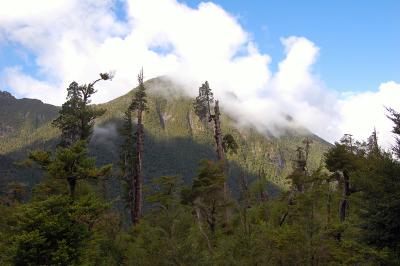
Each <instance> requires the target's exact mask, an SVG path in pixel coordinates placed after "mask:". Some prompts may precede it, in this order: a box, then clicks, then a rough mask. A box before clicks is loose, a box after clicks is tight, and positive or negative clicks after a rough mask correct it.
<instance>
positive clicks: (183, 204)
mask: <svg viewBox="0 0 400 266" xmlns="http://www.w3.org/2000/svg"><path fill="white" fill-rule="evenodd" d="M110 80H112V75H111V74H107V73H103V74H100V78H99V79H97V80H95V81H93V82H92V83H89V84H85V85H79V84H78V83H76V82H72V83H71V84H70V86H69V87H68V89H67V92H68V94H67V99H66V102H65V103H64V104H63V105H62V107H61V108H60V109H59V110H58V111H59V112H58V115H57V117H56V118H55V119H54V120H53V122H52V127H53V130H57V131H58V132H59V133H60V138H59V139H58V143H57V145H56V147H55V148H45V149H34V150H32V151H30V152H29V153H28V154H26V158H25V159H24V160H21V161H18V162H16V164H18V166H19V167H23V168H25V169H28V170H27V171H40V173H41V178H40V182H39V183H37V184H36V185H35V186H34V187H33V188H32V189H31V188H29V187H27V186H24V185H23V184H21V183H19V182H8V184H7V187H6V188H4V189H3V190H4V193H3V194H2V196H1V199H0V212H1V215H0V265H400V237H399V236H400V162H399V160H398V159H399V158H400V113H398V112H396V111H395V110H394V109H391V108H388V109H387V115H388V119H390V120H391V121H392V122H393V134H395V135H396V136H397V139H396V143H395V145H394V147H393V149H392V150H391V151H386V150H384V149H382V148H381V147H380V146H379V140H378V137H377V133H376V132H375V131H373V132H371V136H370V137H369V138H368V139H367V140H364V141H359V140H354V139H353V138H352V136H351V135H350V134H348V135H345V136H343V138H342V139H341V140H339V141H338V142H336V143H335V144H334V145H331V146H330V147H329V149H328V150H327V151H326V152H325V153H324V154H323V155H322V156H321V158H319V160H315V159H313V160H311V159H310V156H311V152H310V151H311V150H312V148H313V147H312V146H313V145H314V143H313V141H312V140H311V139H310V138H309V137H305V138H304V141H303V142H302V145H300V146H298V147H297V149H296V150H295V151H294V152H293V156H292V158H293V160H292V161H293V162H292V163H293V167H291V170H290V172H289V173H287V174H286V173H285V174H286V176H285V182H284V183H285V184H287V185H286V186H282V187H280V188H279V189H274V191H275V193H271V188H270V187H269V186H271V183H270V182H267V180H266V179H265V178H262V177H263V176H264V175H267V174H268V173H261V172H262V171H263V169H253V170H254V171H258V172H260V174H259V175H258V176H257V177H256V178H254V176H249V175H248V174H247V172H245V171H242V172H239V174H236V175H235V176H231V173H232V171H231V169H232V168H233V167H234V165H233V163H232V160H230V159H229V158H233V157H235V156H236V157H235V158H239V157H238V156H237V154H242V151H241V149H243V145H242V144H241V143H240V141H239V139H238V138H237V136H236V135H235V134H233V133H232V132H226V130H225V129H226V127H225V126H224V122H225V120H224V119H222V117H223V114H222V113H223V109H222V108H221V109H220V106H219V101H218V100H217V99H214V95H213V92H212V88H211V87H210V85H209V84H208V82H205V83H203V84H202V85H201V86H200V88H199V94H198V96H197V97H196V98H195V99H193V101H192V103H191V108H192V109H193V113H194V114H195V115H196V117H197V118H196V119H198V120H199V121H201V123H202V124H203V125H204V128H206V129H207V131H208V134H209V135H210V136H211V138H212V140H213V143H212V147H211V149H212V150H213V153H214V154H213V155H212V156H210V157H205V158H203V159H202V160H199V161H198V165H197V173H196V174H195V175H194V176H189V177H187V176H181V175H173V176H169V175H164V176H159V177H157V178H150V177H149V176H148V175H147V174H146V173H148V172H146V169H145V168H146V162H145V159H146V158H149V157H145V156H143V154H144V153H146V152H147V153H152V152H156V151H151V150H147V151H146V143H147V142H146V138H147V135H146V132H147V131H146V126H148V125H147V124H146V121H147V120H146V116H147V115H148V109H149V102H148V97H149V96H148V94H147V92H148V91H147V88H146V84H145V82H144V80H143V72H141V73H139V75H138V83H139V86H138V87H137V88H136V89H135V90H134V91H133V94H132V97H131V99H130V103H129V106H128V108H127V109H126V110H125V112H124V118H123V122H122V123H120V124H119V128H118V139H119V140H120V141H119V143H118V145H119V146H118V147H119V148H118V156H117V157H118V158H114V159H115V161H117V162H118V163H115V164H113V165H112V164H102V163H99V160H96V159H98V158H96V157H95V156H93V154H92V153H91V152H90V149H91V148H90V147H91V146H90V145H91V141H92V137H93V134H94V131H95V122H96V123H97V121H99V119H100V118H101V117H102V116H105V115H107V114H106V113H105V110H104V109H102V108H101V106H96V105H92V104H91V96H92V95H93V94H94V93H96V89H95V85H96V84H98V83H99V82H110ZM160 106H161V104H160ZM394 108H395V107H394ZM266 115H267V114H266ZM96 145H102V143H101V142H99V143H97V144H96ZM169 148H170V149H180V148H181V147H179V146H173V145H171V146H170V147H169ZM185 152H186V153H188V154H187V156H190V154H189V153H190V151H185ZM312 156H315V154H313V155H312ZM153 158H157V157H156V156H155V157H153ZM241 160H242V161H244V160H246V158H245V157H244V158H242V159H241ZM315 161H320V162H321V163H319V164H315ZM311 164H313V165H311ZM166 167H168V166H166ZM233 179H235V180H233ZM111 184H112V186H111ZM115 184H118V186H119V187H121V188H122V189H120V190H116V191H117V193H116V192H115V191H114V190H115V186H116V185H115Z"/></svg>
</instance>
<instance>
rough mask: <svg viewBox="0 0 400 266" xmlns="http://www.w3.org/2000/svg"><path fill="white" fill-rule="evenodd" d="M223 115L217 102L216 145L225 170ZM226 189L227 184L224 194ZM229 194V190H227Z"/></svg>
mask: <svg viewBox="0 0 400 266" xmlns="http://www.w3.org/2000/svg"><path fill="white" fill-rule="evenodd" d="M220 115H221V113H220V112H219V105H218V101H216V102H215V107H214V139H215V144H216V147H217V148H216V152H217V158H218V161H221V162H222V163H223V164H224V170H225V154H224V147H223V145H222V131H221V120H220ZM225 188H227V185H226V182H225V184H224V192H225ZM226 192H227V190H226Z"/></svg>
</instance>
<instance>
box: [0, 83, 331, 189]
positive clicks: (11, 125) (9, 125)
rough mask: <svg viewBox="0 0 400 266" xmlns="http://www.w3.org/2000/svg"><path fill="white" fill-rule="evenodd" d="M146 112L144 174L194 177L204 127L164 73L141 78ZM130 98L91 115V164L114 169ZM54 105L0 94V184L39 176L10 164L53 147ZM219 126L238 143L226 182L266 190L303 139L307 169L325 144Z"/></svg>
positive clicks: (227, 122)
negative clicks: (254, 183) (259, 184)
mask: <svg viewBox="0 0 400 266" xmlns="http://www.w3.org/2000/svg"><path fill="white" fill-rule="evenodd" d="M145 85H146V87H147V89H148V94H149V97H148V105H149V111H148V112H147V113H145V115H144V124H145V150H144V158H143V163H144V165H143V169H144V171H145V172H144V176H145V177H146V179H145V180H149V179H151V178H156V177H160V176H163V175H179V176H182V177H183V178H184V180H185V181H186V182H190V180H191V179H192V178H193V177H194V176H195V175H196V169H197V168H198V164H199V161H200V160H201V159H203V158H210V159H215V151H214V150H215V147H214V141H213V132H212V127H209V126H208V125H207V124H204V123H202V122H201V121H200V120H199V119H198V117H197V116H196V114H195V113H194V111H193V99H190V98H188V97H187V96H185V95H184V93H183V90H182V88H181V87H180V86H179V85H177V84H175V83H173V82H172V81H170V80H169V79H168V78H155V79H151V80H148V81H147V82H145ZM131 98H132V91H131V92H129V93H128V94H126V95H123V96H121V97H119V98H117V99H114V100H112V101H110V102H108V103H105V104H101V105H100V106H101V107H102V108H105V109H106V110H107V111H106V113H105V114H104V115H103V116H102V117H101V118H100V119H99V120H98V121H96V127H95V130H94V134H93V137H92V139H91V143H90V153H91V154H92V155H94V156H96V157H97V162H98V163H99V164H105V163H114V164H115V165H114V168H115V171H117V170H118V160H119V147H120V145H121V140H120V137H119V134H118V130H119V127H120V126H121V123H122V116H123V113H124V111H125V110H126V109H127V107H128V105H129V102H130V100H131ZM58 110H59V107H57V106H53V105H50V104H44V103H42V102H41V101H39V100H34V99H16V98H15V97H13V96H12V95H11V94H9V93H8V92H0V187H2V188H4V187H5V184H6V183H9V182H12V181H17V182H23V183H25V184H26V185H27V186H29V187H30V186H32V185H34V184H35V183H37V182H38V181H39V178H40V176H41V175H40V173H39V171H38V170H32V169H26V168H23V167H20V166H18V165H17V164H15V162H18V161H20V160H22V159H24V158H25V157H26V155H27V152H28V151H29V150H34V149H43V148H50V147H54V146H55V145H56V144H57V142H58V140H57V139H58V138H59V132H58V130H57V129H55V128H54V127H53V126H52V125H51V121H52V120H53V119H54V118H55V117H56V116H57V114H58ZM222 119H223V123H222V126H223V128H222V130H223V132H224V133H230V134H231V135H232V136H233V137H234V138H235V140H236V142H237V143H238V144H239V150H238V153H237V154H229V155H228V160H229V171H230V174H229V183H230V184H231V186H232V187H233V188H235V187H236V188H237V187H238V185H237V184H238V182H239V181H238V179H239V177H240V176H245V177H246V178H247V179H248V180H249V181H251V180H254V179H255V178H260V179H266V180H267V181H268V182H269V187H268V188H267V189H268V190H269V192H270V193H273V192H276V191H278V190H279V189H285V188H287V185H288V180H287V179H286V178H285V177H286V176H287V175H288V174H289V173H290V171H291V169H292V167H293V161H294V158H295V156H296V149H297V147H299V146H304V143H303V141H304V139H305V138H306V137H308V138H309V139H310V140H312V144H311V147H310V153H309V158H308V165H309V168H311V169H315V168H317V167H318V166H319V165H320V163H321V162H320V160H321V158H322V157H323V156H322V154H323V153H324V152H325V151H327V149H328V148H329V147H330V146H331V145H330V144H329V143H327V142H326V141H324V140H322V139H321V138H319V137H318V136H316V135H314V134H312V133H305V132H307V131H306V130H301V131H302V132H301V133H300V132H297V131H294V130H286V134H285V135H283V136H281V137H279V138H276V137H273V136H268V137H266V136H265V135H263V134H261V133H259V132H257V131H256V130H255V129H253V128H242V129H238V128H236V127H235V126H234V121H233V120H232V119H231V118H229V117H227V116H226V115H225V116H222Z"/></svg>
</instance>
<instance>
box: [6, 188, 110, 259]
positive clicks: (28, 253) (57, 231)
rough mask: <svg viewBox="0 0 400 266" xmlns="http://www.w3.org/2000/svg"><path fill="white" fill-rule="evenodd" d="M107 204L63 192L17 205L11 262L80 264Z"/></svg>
mask: <svg viewBox="0 0 400 266" xmlns="http://www.w3.org/2000/svg"><path fill="white" fill-rule="evenodd" d="M106 207H107V206H106V205H104V204H101V203H99V202H98V201H97V199H95V198H82V199H80V200H78V201H73V200H72V199H71V198H69V197H65V196H62V195H59V196H52V197H49V198H48V199H46V200H44V201H38V202H32V203H29V204H26V205H22V206H21V207H19V208H18V210H17V212H16V214H15V217H14V218H13V219H14V221H13V222H14V223H15V224H14V226H13V228H12V232H13V233H14V235H13V236H12V237H11V239H9V241H10V243H9V246H8V250H7V251H8V253H9V254H10V263H11V264H12V265H80V262H81V260H82V256H83V254H84V252H85V244H86V243H87V241H88V240H89V239H90V237H91V235H92V233H91V227H92V226H93V223H94V222H95V221H96V220H97V219H98V218H99V216H100V214H101V213H102V212H104V210H105V208H106Z"/></svg>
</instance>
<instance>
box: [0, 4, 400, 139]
mask: <svg viewBox="0 0 400 266" xmlns="http://www.w3.org/2000/svg"><path fill="white" fill-rule="evenodd" d="M399 12H400V1H398V0H396V1H394V0H393V1H389V0H383V1H368V0H367V1H361V0H360V1H356V0H353V1H344V0H335V1H323V0H320V1H316V0H303V1H300V0H291V1H289V0H279V1H278V0H273V1H271V0H264V1H244V0H243V1H239V0H215V1H211V2H205V3H204V2H201V1H198V0H109V1H93V0H57V1H55V0H35V1H32V0H13V1H7V2H6V4H5V5H2V7H1V8H0V90H7V91H10V92H11V93H13V94H14V95H15V96H16V97H27V98H36V99H40V100H42V101H44V102H46V103H52V104H57V105H60V104H62V103H63V102H64V100H65V96H66V90H65V88H66V87H67V86H68V84H70V82H71V81H73V80H75V81H78V82H79V83H87V82H90V81H91V80H93V79H94V78H95V77H96V76H97V75H98V73H100V72H104V71H108V70H115V71H116V76H115V78H114V79H113V81H112V82H105V83H102V84H101V88H99V89H98V92H97V93H96V94H95V95H94V97H93V102H94V103H101V102H107V101H109V100H112V99H114V98H116V97H118V96H121V95H123V94H124V93H126V92H128V91H129V90H130V89H132V88H133V87H134V86H136V85H137V81H136V79H135V76H136V75H135V73H137V71H139V70H140V69H141V67H144V69H145V78H146V79H148V78H153V77H157V76H161V75H169V76H170V77H172V78H173V79H174V80H175V81H177V82H182V83H183V84H185V85H186V87H185V90H186V93H187V94H188V95H189V96H191V97H193V96H194V95H195V94H196V93H197V91H198V86H199V84H201V82H204V80H208V81H209V82H210V84H212V85H211V86H212V87H213V90H214V93H215V95H216V97H218V98H219V99H220V100H221V107H222V108H224V110H226V112H229V113H230V115H232V116H234V117H236V118H237V120H238V121H243V123H244V124H246V123H247V124H251V125H253V126H255V127H256V128H257V129H259V130H260V131H261V132H263V131H264V130H266V129H268V130H269V131H271V130H272V131H273V130H275V125H277V124H280V123H285V121H286V120H285V119H284V117H285V115H284V114H289V115H291V116H292V117H293V118H294V121H296V123H298V124H300V125H301V126H303V127H306V128H308V129H309V130H310V131H312V132H314V133H316V134H318V135H319V136H321V137H323V138H325V139H327V140H329V141H335V140H337V139H338V138H340V137H341V136H342V135H343V134H344V133H352V134H353V135H354V136H355V137H356V138H357V139H366V138H367V137H368V136H369V134H370V133H371V132H372V130H373V129H374V127H376V129H377V130H378V133H379V134H381V135H380V137H381V138H382V139H383V140H385V142H386V144H387V145H389V143H390V142H391V141H393V137H392V134H391V128H392V124H391V122H390V121H389V120H388V119H387V117H386V114H385V108H384V107H385V106H389V107H393V108H400V51H399V49H400V30H399V29H400V16H399V15H398V14H399ZM254 47H257V49H254ZM278 66H279V67H278ZM278 131H279V130H278ZM275 133H276V134H278V135H279V134H280V132H275Z"/></svg>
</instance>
